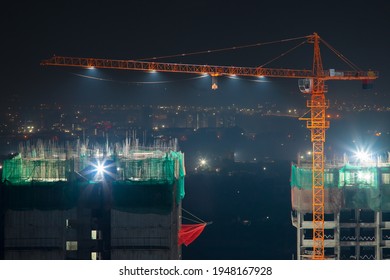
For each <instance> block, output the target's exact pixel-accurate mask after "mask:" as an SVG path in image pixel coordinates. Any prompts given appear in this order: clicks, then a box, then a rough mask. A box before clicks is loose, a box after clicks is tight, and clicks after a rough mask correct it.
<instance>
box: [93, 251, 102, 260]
mask: <svg viewBox="0 0 390 280" xmlns="http://www.w3.org/2000/svg"><path fill="white" fill-rule="evenodd" d="M91 260H94V261H96V260H101V254H100V252H91Z"/></svg>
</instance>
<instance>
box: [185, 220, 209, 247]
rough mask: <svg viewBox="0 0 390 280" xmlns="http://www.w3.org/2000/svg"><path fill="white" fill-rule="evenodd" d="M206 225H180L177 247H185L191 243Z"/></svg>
mask: <svg viewBox="0 0 390 280" xmlns="http://www.w3.org/2000/svg"><path fill="white" fill-rule="evenodd" d="M206 225H207V224H206V223H203V224H194V225H181V229H180V230H179V245H182V244H184V245H186V246H188V245H189V244H191V243H192V241H194V240H195V239H196V238H197V237H198V236H199V235H200V234H201V233H202V231H203V230H204V228H205V226H206Z"/></svg>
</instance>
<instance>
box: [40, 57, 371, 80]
mask: <svg viewBox="0 0 390 280" xmlns="http://www.w3.org/2000/svg"><path fill="white" fill-rule="evenodd" d="M41 65H44V66H71V67H82V68H105V69H120V70H138V71H152V70H153V71H158V72H171V73H172V72H176V73H187V74H210V75H211V76H223V75H237V76H247V77H260V76H264V77H274V78H295V79H306V78H307V79H310V78H314V75H313V71H312V70H295V69H277V68H276V69H275V68H261V67H237V66H215V65H198V64H182V63H164V62H148V61H137V60H117V59H103V58H83V57H68V56H53V57H51V58H49V59H45V60H43V61H42V62H41ZM335 72H336V73H342V75H337V76H331V74H330V73H331V71H330V70H324V71H322V73H321V77H322V78H323V79H324V80H366V79H376V77H377V74H378V73H377V72H375V71H335Z"/></svg>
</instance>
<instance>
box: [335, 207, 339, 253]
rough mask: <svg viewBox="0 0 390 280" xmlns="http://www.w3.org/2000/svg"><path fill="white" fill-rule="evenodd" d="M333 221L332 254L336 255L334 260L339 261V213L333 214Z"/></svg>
mask: <svg viewBox="0 0 390 280" xmlns="http://www.w3.org/2000/svg"><path fill="white" fill-rule="evenodd" d="M334 221H335V224H336V227H335V229H334V240H335V247H334V254H335V255H336V260H339V259H340V212H337V213H334Z"/></svg>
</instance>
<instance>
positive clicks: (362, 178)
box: [291, 165, 390, 213]
mask: <svg viewBox="0 0 390 280" xmlns="http://www.w3.org/2000/svg"><path fill="white" fill-rule="evenodd" d="M389 171H390V170H389V168H388V167H383V168H382V167H366V166H353V165H345V166H343V167H341V168H338V169H337V168H332V169H325V170H324V201H325V213H329V212H337V211H339V210H340V209H341V208H344V209H354V208H360V209H372V210H374V211H381V210H382V211H389V210H390V185H389V184H380V176H379V175H380V174H383V173H386V172H387V173H388V172H389ZM291 202H292V207H293V209H295V210H298V211H301V212H312V171H311V169H309V168H301V167H298V166H296V165H292V167H291Z"/></svg>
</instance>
